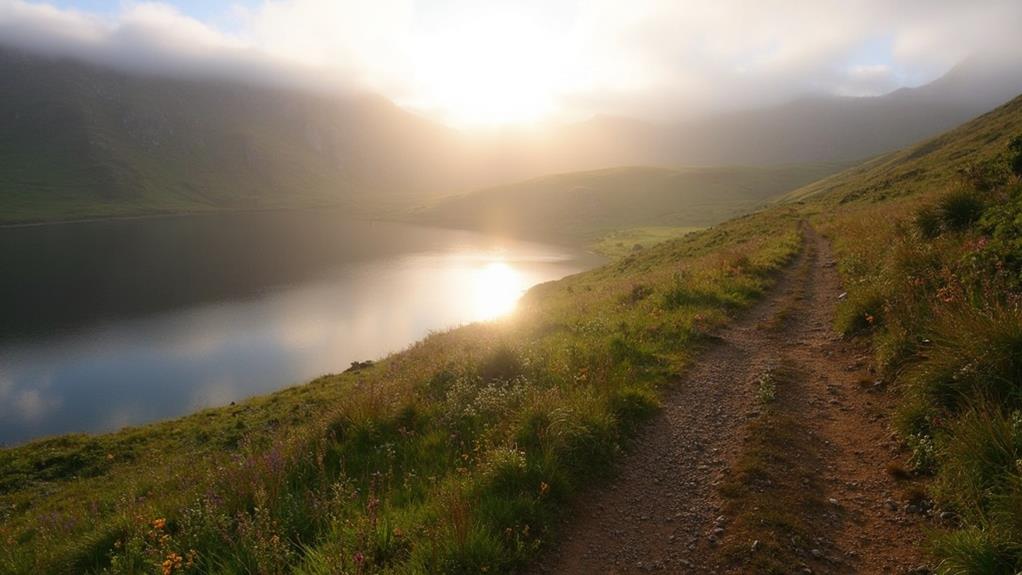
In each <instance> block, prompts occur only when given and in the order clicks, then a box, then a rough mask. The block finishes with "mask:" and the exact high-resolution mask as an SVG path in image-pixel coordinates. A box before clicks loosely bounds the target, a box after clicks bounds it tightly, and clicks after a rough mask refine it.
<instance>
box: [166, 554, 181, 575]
mask: <svg viewBox="0 0 1022 575" xmlns="http://www.w3.org/2000/svg"><path fill="white" fill-rule="evenodd" d="M183 562H184V558H183V557H181V556H180V555H178V554H177V553H174V552H173V551H171V552H170V553H167V558H166V559H164V560H163V563H162V565H161V566H162V567H163V575H170V574H171V573H173V572H174V570H175V569H181V565H182V563H183Z"/></svg>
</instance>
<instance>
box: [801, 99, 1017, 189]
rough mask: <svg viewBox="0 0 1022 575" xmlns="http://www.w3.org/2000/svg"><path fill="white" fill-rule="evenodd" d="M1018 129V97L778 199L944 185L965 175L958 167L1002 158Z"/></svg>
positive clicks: (976, 167)
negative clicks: (936, 134)
mask: <svg viewBox="0 0 1022 575" xmlns="http://www.w3.org/2000/svg"><path fill="white" fill-rule="evenodd" d="M1020 132H1022V97H1019V98H1015V99H1014V100H1011V101H1010V102H1008V103H1007V104H1005V105H1003V106H1000V107H999V108H997V109H995V110H993V111H990V112H988V113H986V114H983V115H982V116H979V117H978V118H976V119H974V120H972V121H970V122H968V123H966V124H963V125H962V126H959V127H957V128H955V129H953V130H950V131H948V132H946V133H944V134H941V135H940V136H937V137H935V138H932V139H929V140H926V141H923V142H920V143H918V144H916V145H914V146H910V147H908V148H905V149H903V150H898V151H896V152H892V153H890V154H885V155H883V156H880V157H878V158H874V159H872V160H870V161H868V162H866V163H864V164H862V165H859V166H855V167H853V168H850V169H848V170H845V171H842V172H839V173H837V174H834V175H833V176H830V177H827V178H824V179H822V180H819V181H816V182H813V183H811V184H809V185H806V186H803V187H801V188H799V189H797V190H795V191H793V192H791V193H789V194H787V195H786V196H785V197H784V200H786V201H797V200H804V199H809V198H814V197H817V198H820V199H822V200H824V201H827V202H848V201H852V200H855V199H858V198H865V199H871V200H882V199H884V198H890V197H895V196H904V195H909V194H912V193H916V192H921V191H925V190H932V189H934V188H936V187H941V186H946V185H947V184H948V183H949V182H951V181H953V180H955V179H957V178H960V177H961V176H963V175H967V174H963V173H962V172H963V171H969V172H971V174H972V176H975V177H982V174H981V173H980V172H982V171H983V170H984V169H985V168H984V166H985V165H988V164H989V163H990V162H996V161H997V159H998V158H1000V157H1002V156H1003V155H1004V154H1005V150H1006V149H1007V145H1008V141H1009V140H1010V139H1011V138H1012V137H1013V136H1014V135H1016V134H1018V133H1020Z"/></svg>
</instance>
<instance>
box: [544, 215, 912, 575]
mask: <svg viewBox="0 0 1022 575" xmlns="http://www.w3.org/2000/svg"><path fill="white" fill-rule="evenodd" d="M842 291H843V290H842V289H841V282H840V278H839V276H838V274H837V270H836V265H835V260H834V258H833V255H832V253H831V248H830V245H829V242H828V241H827V240H826V239H825V238H824V237H822V236H820V235H819V234H818V233H816V232H815V231H814V230H812V229H811V228H810V227H808V226H806V227H805V228H804V246H803V249H802V250H801V252H800V255H799V256H798V258H797V259H796V261H795V262H794V263H793V264H792V265H791V266H789V267H788V268H787V269H786V270H785V271H784V272H783V273H782V274H781V275H780V277H779V278H778V281H777V283H776V284H775V285H774V287H773V288H772V289H771V291H770V293H769V294H768V296H767V297H766V298H765V299H764V300H763V301H761V302H760V303H759V304H757V305H756V306H754V307H753V308H751V309H749V310H747V312H745V313H743V314H742V315H741V316H740V317H739V318H737V319H736V321H734V322H733V323H732V324H731V325H730V326H729V327H727V328H725V329H724V330H722V331H721V332H720V333H719V334H717V335H718V336H719V337H718V338H717V339H718V341H716V343H714V344H712V345H711V346H709V347H708V349H706V350H705V351H704V352H702V353H701V354H700V355H699V357H697V359H696V361H695V362H694V364H693V367H692V368H691V370H690V371H689V372H688V373H687V374H686V375H685V376H684V377H683V379H682V381H680V382H678V384H677V385H674V386H672V388H671V390H670V391H669V392H667V394H666V395H665V397H664V402H663V409H662V410H661V412H660V413H659V414H658V415H657V416H656V417H655V418H654V420H653V421H652V422H650V424H649V425H648V426H647V427H646V428H645V429H644V430H643V431H642V432H640V433H639V437H638V438H637V439H636V441H635V443H634V444H633V445H632V446H631V448H630V450H629V452H628V455H626V456H625V457H624V458H623V461H622V465H621V466H620V468H619V469H620V470H619V473H618V474H617V476H616V477H615V479H614V480H612V481H611V483H610V485H609V486H606V487H602V488H599V489H596V488H594V489H592V490H590V491H589V492H588V493H586V494H585V495H584V496H583V497H581V498H580V501H579V502H578V504H577V505H576V507H575V509H573V510H572V512H571V513H570V514H569V515H570V517H569V519H568V520H567V521H566V523H565V524H564V525H563V527H562V530H561V534H560V538H559V541H558V542H557V545H555V546H553V547H552V548H551V549H550V550H549V551H548V552H547V553H546V554H544V555H541V556H540V557H538V558H537V560H536V561H535V562H534V564H533V565H532V567H531V572H533V573H567V574H575V573H578V574H586V575H592V574H599V573H650V572H654V573H655V572H660V573H747V572H754V570H750V569H749V568H748V567H747V566H744V565H745V563H744V562H743V560H742V558H741V557H738V558H736V557H734V556H726V555H725V554H724V553H723V552H722V551H721V549H724V548H727V547H729V546H728V545H727V543H728V538H729V537H739V536H740V537H748V535H749V534H747V533H741V534H734V535H732V534H731V533H729V530H728V527H729V518H728V517H722V509H724V501H723V498H722V495H721V490H720V486H721V485H722V483H723V482H725V481H726V479H727V478H728V477H729V475H730V474H731V470H732V467H733V465H734V464H735V462H736V460H737V458H738V457H739V456H740V455H741V454H742V451H743V447H744V446H745V444H746V442H747V441H748V433H749V426H750V424H751V422H752V421H754V420H755V418H756V417H758V416H759V411H760V406H759V405H758V403H757V402H758V401H760V400H759V399H758V398H757V396H756V393H755V392H754V382H755V381H756V378H757V377H759V376H760V375H761V374H762V373H764V372H766V371H768V370H771V369H774V368H776V367H777V366H778V364H779V363H780V362H787V363H789V364H794V365H795V368H796V370H797V372H798V373H799V374H800V375H799V378H798V380H799V381H798V388H797V393H788V394H786V395H785V396H784V400H783V401H784V405H783V409H785V410H786V412H788V413H795V414H799V415H798V417H799V423H800V425H802V426H803V427H804V428H805V429H806V430H807V433H808V434H809V436H811V437H812V438H813V440H814V442H815V443H816V444H818V445H819V446H820V448H819V450H818V453H819V455H820V456H819V457H818V458H816V460H815V461H814V463H813V465H814V468H813V469H812V470H811V471H812V473H813V475H814V480H813V481H811V482H806V481H804V480H803V482H802V485H803V486H804V487H805V488H806V489H814V490H819V493H814V494H813V496H814V497H816V498H819V499H821V500H822V501H826V502H828V505H826V506H821V508H820V510H819V511H817V512H812V513H807V515H808V516H806V517H804V518H802V519H803V520H804V521H805V522H807V523H808V524H809V525H810V527H811V530H812V533H813V534H814V539H813V541H811V542H808V543H807V544H806V545H805V547H806V548H805V549H796V550H795V551H797V553H799V554H802V555H804V559H802V555H797V556H796V557H798V558H799V560H796V561H793V562H792V564H791V566H790V569H788V570H785V572H791V573H921V572H927V569H926V567H925V565H926V558H925V556H924V555H923V551H922V545H923V542H924V540H925V537H924V534H923V529H924V526H925V525H927V523H928V521H929V520H928V519H927V517H926V511H925V503H924V504H923V508H922V509H920V508H919V506H918V505H915V504H913V505H911V506H910V505H909V501H907V499H908V498H911V497H912V491H913V487H912V483H911V482H907V483H906V482H904V481H899V479H897V478H896V477H894V476H893V475H892V474H891V473H890V469H889V464H896V463H899V462H903V461H904V459H905V454H904V453H902V452H901V451H900V447H899V442H898V441H897V440H896V438H895V437H894V436H893V435H892V429H891V421H890V418H891V411H892V405H893V403H894V401H895V398H894V396H893V393H892V392H891V391H890V390H888V389H886V388H885V386H884V385H883V384H882V383H881V382H879V381H878V377H877V376H876V375H875V373H874V368H873V366H872V361H871V356H870V353H869V350H868V347H867V346H866V343H865V342H860V341H851V340H848V339H845V338H842V337H840V336H838V335H837V334H836V333H835V332H834V330H833V328H832V326H833V323H834V322H833V318H834V313H835V309H836V306H837V303H838V301H839V298H840V297H841V293H842ZM764 326H770V327H769V328H764ZM803 471H804V470H803ZM913 503H916V502H913ZM742 545H743V546H744V545H746V544H745V543H744V542H742ZM730 547H734V545H731V546H730ZM753 547H755V546H753ZM743 548H744V547H743ZM750 552H754V549H753V550H750ZM810 552H811V553H810Z"/></svg>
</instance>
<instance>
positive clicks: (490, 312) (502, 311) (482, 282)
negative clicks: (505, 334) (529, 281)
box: [473, 261, 526, 320]
mask: <svg viewBox="0 0 1022 575" xmlns="http://www.w3.org/2000/svg"><path fill="white" fill-rule="evenodd" d="M525 287H526V286H525V279H524V278H523V277H522V275H521V274H520V273H519V272H518V271H517V270H515V269H514V268H513V267H511V266H510V265H509V264H507V263H506V262H502V261H495V262H489V263H487V264H486V265H484V266H482V267H480V268H478V269H477V270H476V271H475V273H474V286H473V297H474V303H475V314H474V315H475V319H477V320H487V319H494V318H497V317H500V316H503V315H507V314H509V313H511V312H512V311H514V309H515V306H516V305H517V304H518V298H520V297H521V296H522V293H523V292H524V291H525Z"/></svg>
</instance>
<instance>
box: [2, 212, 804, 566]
mask: <svg viewBox="0 0 1022 575" xmlns="http://www.w3.org/2000/svg"><path fill="white" fill-rule="evenodd" d="M797 220H798V216H797V214H795V212H794V211H792V210H787V209H782V210H773V211H772V212H770V213H765V214H761V215H757V216H754V217H747V218H742V219H739V220H736V221H734V222H731V223H728V224H725V225H722V226H719V227H717V228H713V229H710V230H706V231H702V232H697V233H694V234H691V235H688V236H685V237H684V238H681V239H678V240H674V241H671V242H667V243H665V244H662V245H659V246H654V247H651V248H648V249H644V250H642V251H641V252H639V253H636V254H631V255H629V256H626V257H624V258H622V259H620V260H618V261H616V262H614V263H612V264H609V265H607V266H604V267H602V268H599V269H596V270H593V271H591V272H587V273H585V274H580V275H578V276H572V277H569V278H565V279H564V280H561V281H558V282H552V283H549V284H544V285H541V286H538V287H537V288H535V289H533V290H531V291H530V292H529V293H528V294H527V295H526V296H525V297H524V298H523V300H522V301H521V303H520V305H519V309H518V311H517V312H516V313H515V314H514V315H513V316H511V317H509V318H507V319H505V320H501V321H496V322H490V323H482V324H474V325H470V326H466V327H463V328H460V329H456V330H452V331H448V332H443V333H437V334H434V335H432V336H430V337H428V338H426V339H424V340H422V341H420V342H418V343H416V344H414V345H412V346H411V347H410V348H409V349H407V350H405V351H403V352H401V353H398V354H395V355H392V356H390V357H387V358H384V359H382V360H380V361H377V362H375V363H374V364H373V365H371V366H366V367H364V368H362V369H359V370H354V371H351V372H348V373H344V374H340V375H330V376H325V377H322V378H319V379H317V380H315V381H313V382H311V383H309V384H306V385H303V386H298V387H294V388H291V389H288V390H285V391H282V392H279V393H276V394H273V395H270V396H266V397H261V398H255V399H253V400H250V401H247V402H242V403H240V404H238V405H235V406H230V407H225V408H221V409H213V410H207V411H203V412H200V413H197V414H195V415H192V416H189V417H186V418H183V419H180V420H175V421H170V422H166V423H160V424H155V425H151V426H146V427H141V428H134V429H128V430H124V431H122V432H119V433H115V434H109V435H101V436H83V435H79V436H65V437H59V438H53V439H47V440H42V441H38V442H34V443H31V444H29V445H26V446H22V447H17V448H13V449H6V450H2V451H0V543H2V544H0V572H3V573H101V572H103V573H165V574H166V573H188V572H221V573H292V572H294V573H309V574H327V573H480V572H491V573H493V572H509V571H512V570H515V569H517V568H519V567H521V566H522V565H524V564H525V563H526V562H527V561H528V560H529V559H530V558H531V557H532V556H534V554H535V553H536V550H537V549H538V548H541V547H542V546H544V545H546V544H547V543H548V542H549V541H551V540H552V539H553V538H555V537H556V536H557V534H556V530H555V528H554V526H555V525H557V519H558V518H559V517H560V514H561V513H562V511H563V509H564V508H565V503H566V502H568V501H570V500H571V499H572V498H573V497H576V496H577V495H578V494H579V493H580V492H581V491H582V490H583V489H584V488H587V487H589V486H591V485H594V484H598V483H599V482H600V481H601V480H602V479H603V478H606V477H608V476H609V475H610V474H611V473H612V472H613V466H614V463H615V461H617V459H618V456H619V454H620V453H621V451H622V450H623V449H624V448H625V447H626V445H627V442H628V438H629V436H630V434H631V433H632V431H633V430H634V429H635V428H636V427H637V426H638V425H640V424H641V422H642V421H644V420H645V419H647V418H648V417H650V415H651V414H652V413H654V412H655V411H656V409H657V407H658V404H659V397H660V393H661V391H662V390H663V388H664V386H666V385H668V384H669V383H670V382H672V381H673V380H674V379H675V378H676V375H677V374H678V373H679V372H680V371H681V370H682V369H684V368H685V366H686V365H687V364H688V363H689V362H690V361H691V360H692V358H693V357H694V355H695V353H696V352H697V351H698V349H699V346H700V344H701V342H702V341H703V340H704V338H705V337H706V336H707V334H709V333H710V332H712V331H713V330H714V329H716V328H717V327H719V326H720V325H722V324H723V323H725V322H727V321H729V318H730V317H731V315H732V314H733V313H734V312H735V311H737V310H739V309H741V308H742V307H745V306H747V305H749V304H750V303H751V302H752V301H753V300H754V299H755V298H756V297H757V296H758V295H760V294H761V293H762V292H763V291H764V290H765V289H766V288H767V286H769V285H770V283H771V281H772V277H773V274H774V272H776V270H778V269H779V268H780V267H781V266H782V265H784V264H785V262H787V261H788V260H789V259H790V258H791V257H792V256H793V254H794V253H795V252H796V251H797V250H798V248H799V245H800V239H799V232H798V229H797V223H796V222H797ZM722 304H723V305H722Z"/></svg>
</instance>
